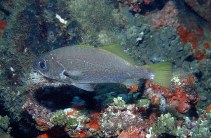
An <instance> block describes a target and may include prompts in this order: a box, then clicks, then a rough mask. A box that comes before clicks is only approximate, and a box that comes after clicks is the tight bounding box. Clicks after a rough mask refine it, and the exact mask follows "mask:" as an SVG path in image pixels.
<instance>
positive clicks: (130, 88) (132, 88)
mask: <svg viewBox="0 0 211 138" xmlns="http://www.w3.org/2000/svg"><path fill="white" fill-rule="evenodd" d="M129 90H130V91H131V92H137V91H138V86H130V87H129Z"/></svg>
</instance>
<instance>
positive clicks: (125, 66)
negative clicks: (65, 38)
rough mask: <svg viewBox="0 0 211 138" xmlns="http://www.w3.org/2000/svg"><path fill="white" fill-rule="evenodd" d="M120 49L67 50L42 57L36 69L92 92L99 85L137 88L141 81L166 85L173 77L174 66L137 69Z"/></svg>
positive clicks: (34, 65)
mask: <svg viewBox="0 0 211 138" xmlns="http://www.w3.org/2000/svg"><path fill="white" fill-rule="evenodd" d="M115 47H117V46H114V45H112V46H107V47H106V48H94V47H90V46H80V45H79V46H67V47H62V48H59V49H55V50H53V51H51V52H49V53H46V54H45V55H43V56H41V57H39V58H38V59H37V60H35V61H34V63H33V68H34V69H35V70H37V71H38V72H40V73H41V74H42V75H43V76H45V77H47V78H50V79H54V80H57V81H60V82H64V83H68V84H71V85H74V86H76V87H78V88H81V89H83V90H86V91H93V90H94V89H93V87H92V86H93V85H92V84H97V83H122V84H124V85H126V86H132V85H136V84H137V82H138V80H139V79H150V80H154V81H156V82H157V83H159V84H161V85H166V84H167V83H168V81H169V79H170V76H171V64H170V63H161V64H153V65H149V66H137V65H135V64H134V63H133V62H132V60H130V58H129V57H128V56H127V55H126V54H125V53H124V52H120V49H121V48H115Z"/></svg>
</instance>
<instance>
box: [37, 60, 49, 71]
mask: <svg viewBox="0 0 211 138" xmlns="http://www.w3.org/2000/svg"><path fill="white" fill-rule="evenodd" d="M38 65H39V67H40V69H42V70H45V69H46V68H47V66H46V60H44V59H41V60H40V61H39V63H38Z"/></svg>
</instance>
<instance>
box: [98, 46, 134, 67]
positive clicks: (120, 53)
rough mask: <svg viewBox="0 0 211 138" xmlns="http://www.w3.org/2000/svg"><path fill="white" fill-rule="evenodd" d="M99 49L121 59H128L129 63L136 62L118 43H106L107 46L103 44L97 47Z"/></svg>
mask: <svg viewBox="0 0 211 138" xmlns="http://www.w3.org/2000/svg"><path fill="white" fill-rule="evenodd" d="M99 49H100V50H104V51H107V52H110V53H112V54H114V55H116V56H119V57H121V58H122V59H124V60H126V61H128V62H129V63H131V64H132V65H136V62H135V61H134V60H133V59H132V58H131V57H130V56H129V55H127V54H126V53H125V52H124V48H123V47H121V46H120V45H115V44H113V45H107V46H103V47H100V48H99Z"/></svg>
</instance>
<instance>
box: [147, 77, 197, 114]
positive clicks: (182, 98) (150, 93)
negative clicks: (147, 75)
mask: <svg viewBox="0 0 211 138" xmlns="http://www.w3.org/2000/svg"><path fill="white" fill-rule="evenodd" d="M194 84H195V77H194V76H193V75H190V76H188V77H184V76H183V77H180V84H177V83H173V82H172V83H171V86H170V88H165V87H162V86H158V85H157V84H152V83H150V82H149V81H148V82H147V83H146V91H145V96H146V97H147V98H149V99H151V104H152V105H153V106H155V107H160V106H163V105H162V104H166V108H168V109H170V110H175V111H177V112H180V113H187V112H188V111H189V110H190V108H191V106H194V105H195V104H196V103H197V102H198V101H199V96H198V94H197V93H196V91H195V87H194V86H195V85H194ZM162 98H165V101H166V103H162Z"/></svg>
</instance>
